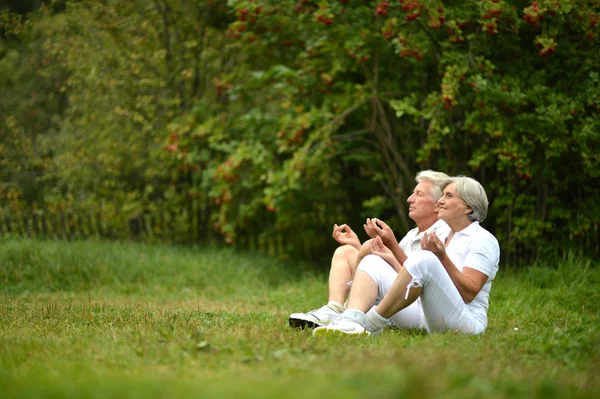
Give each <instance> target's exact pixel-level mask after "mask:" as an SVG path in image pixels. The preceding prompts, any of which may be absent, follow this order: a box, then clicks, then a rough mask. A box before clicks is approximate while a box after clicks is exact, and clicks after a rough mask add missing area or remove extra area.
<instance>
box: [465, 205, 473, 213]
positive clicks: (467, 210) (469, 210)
mask: <svg viewBox="0 0 600 399" xmlns="http://www.w3.org/2000/svg"><path fill="white" fill-rule="evenodd" d="M469 213H473V208H471V207H470V206H469V205H467V207H466V208H465V215H468V214H469Z"/></svg>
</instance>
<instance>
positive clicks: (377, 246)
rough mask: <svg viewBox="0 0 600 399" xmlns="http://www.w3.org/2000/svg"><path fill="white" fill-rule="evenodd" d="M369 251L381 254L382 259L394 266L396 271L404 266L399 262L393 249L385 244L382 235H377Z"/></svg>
mask: <svg viewBox="0 0 600 399" xmlns="http://www.w3.org/2000/svg"><path fill="white" fill-rule="evenodd" d="M369 253H370V254H372V255H377V256H379V257H380V258H381V259H383V260H384V261H386V262H387V263H389V264H390V266H392V267H393V268H394V269H395V270H396V271H400V269H401V268H402V265H401V264H400V262H398V259H396V257H395V256H394V254H393V253H392V251H391V250H390V249H389V248H388V247H386V246H385V245H384V244H383V240H382V239H381V237H376V238H374V239H372V240H371V244H370V246H369Z"/></svg>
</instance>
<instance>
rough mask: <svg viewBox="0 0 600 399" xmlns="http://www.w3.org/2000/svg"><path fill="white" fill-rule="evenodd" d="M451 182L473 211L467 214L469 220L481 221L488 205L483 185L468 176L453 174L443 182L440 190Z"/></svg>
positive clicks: (484, 216) (485, 214)
mask: <svg viewBox="0 0 600 399" xmlns="http://www.w3.org/2000/svg"><path fill="white" fill-rule="evenodd" d="M452 183H454V189H455V190H456V194H457V195H458V196H459V197H460V199H462V200H463V201H464V203H465V204H467V206H468V207H469V208H471V210H472V211H473V212H471V213H469V214H468V215H467V217H468V218H469V220H471V221H478V222H483V221H484V219H485V218H486V216H487V211H488V205H489V202H488V198H487V194H486V193H485V189H484V188H483V186H482V185H481V184H480V183H479V182H478V181H477V180H475V179H472V178H470V177H467V176H454V177H451V178H450V180H448V181H447V182H446V183H444V185H443V186H442V190H443V189H445V188H446V186H448V185H449V184H452Z"/></svg>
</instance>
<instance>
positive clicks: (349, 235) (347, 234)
mask: <svg viewBox="0 0 600 399" xmlns="http://www.w3.org/2000/svg"><path fill="white" fill-rule="evenodd" d="M333 238H334V239H335V240H336V241H337V242H339V243H340V244H341V245H351V246H353V247H354V248H356V249H359V250H360V239H359V238H358V236H357V235H356V233H355V232H354V231H352V229H351V228H350V226H347V225H345V224H343V225H341V226H338V225H337V224H334V225H333Z"/></svg>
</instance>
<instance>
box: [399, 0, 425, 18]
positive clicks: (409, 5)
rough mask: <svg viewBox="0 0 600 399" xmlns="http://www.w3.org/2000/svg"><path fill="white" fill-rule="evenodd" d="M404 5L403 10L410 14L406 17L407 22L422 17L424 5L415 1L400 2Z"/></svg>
mask: <svg viewBox="0 0 600 399" xmlns="http://www.w3.org/2000/svg"><path fill="white" fill-rule="evenodd" d="M398 1H399V2H400V4H402V9H403V10H404V11H407V12H408V15H407V16H406V18H405V19H406V20H407V21H413V20H415V19H417V18H419V17H420V16H421V9H422V8H423V7H424V6H423V4H421V3H419V2H418V1H415V0H410V1H409V0H398Z"/></svg>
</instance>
